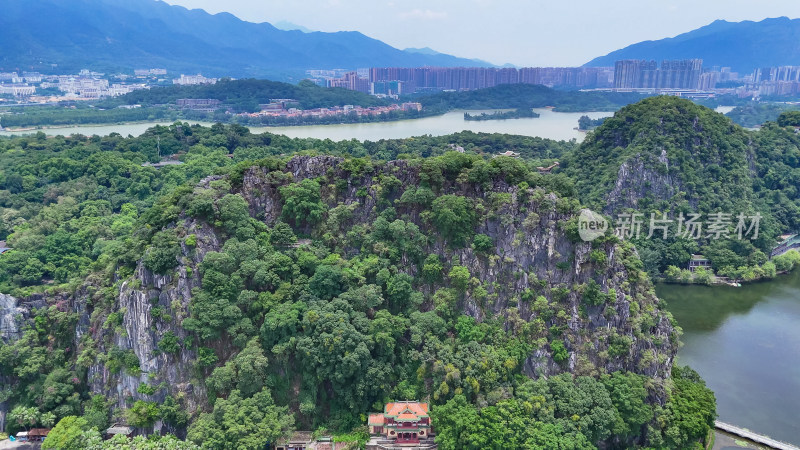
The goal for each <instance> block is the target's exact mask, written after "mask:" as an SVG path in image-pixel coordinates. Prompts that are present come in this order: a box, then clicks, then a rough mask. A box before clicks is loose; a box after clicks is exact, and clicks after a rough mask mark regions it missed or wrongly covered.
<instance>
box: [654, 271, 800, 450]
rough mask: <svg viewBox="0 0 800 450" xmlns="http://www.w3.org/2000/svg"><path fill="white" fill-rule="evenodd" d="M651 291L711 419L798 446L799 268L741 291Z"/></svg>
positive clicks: (702, 288) (687, 288)
mask: <svg viewBox="0 0 800 450" xmlns="http://www.w3.org/2000/svg"><path fill="white" fill-rule="evenodd" d="M656 292H657V293H658V296H659V297H660V298H662V299H664V300H666V302H667V305H668V306H667V309H669V310H670V311H671V312H672V314H673V315H674V316H675V319H676V320H677V322H678V325H680V326H681V327H682V328H683V331H684V334H683V338H682V341H683V343H684V346H683V347H682V348H681V349H680V350H679V352H678V362H679V364H683V365H689V366H691V367H692V368H694V369H695V370H696V371H697V372H698V373H700V375H701V376H702V377H703V379H705V380H706V382H707V383H708V386H709V387H710V388H711V389H712V390H713V391H714V393H715V395H716V397H717V411H718V413H719V420H721V421H723V422H727V423H730V424H733V425H736V426H739V427H743V428H747V429H749V430H752V431H755V432H757V433H760V434H763V435H767V436H769V437H772V438H773V439H778V440H781V441H785V442H789V443H792V444H795V445H800V270H795V271H794V273H792V274H789V275H785V276H781V277H778V278H777V279H775V280H773V281H769V282H763V283H755V284H749V285H745V286H743V287H741V288H733V287H726V286H714V287H707V286H679V285H658V286H657V287H656Z"/></svg>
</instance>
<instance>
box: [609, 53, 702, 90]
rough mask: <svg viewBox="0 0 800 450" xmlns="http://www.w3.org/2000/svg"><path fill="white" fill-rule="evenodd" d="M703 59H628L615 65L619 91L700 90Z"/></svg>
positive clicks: (616, 83) (615, 79) (615, 80)
mask: <svg viewBox="0 0 800 450" xmlns="http://www.w3.org/2000/svg"><path fill="white" fill-rule="evenodd" d="M702 73H703V60H702V59H682V60H674V61H670V60H665V61H662V62H661V67H658V65H657V64H656V62H655V61H652V60H651V61H646V60H640V59H627V60H622V61H617V62H616V63H615V64H614V87H615V88H617V89H642V88H644V89H699V88H700V75H701V74H702Z"/></svg>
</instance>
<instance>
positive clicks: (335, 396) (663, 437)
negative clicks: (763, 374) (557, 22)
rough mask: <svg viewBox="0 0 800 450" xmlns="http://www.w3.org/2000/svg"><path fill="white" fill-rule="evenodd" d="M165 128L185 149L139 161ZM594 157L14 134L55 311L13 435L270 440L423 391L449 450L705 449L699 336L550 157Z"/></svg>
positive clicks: (7, 268) (8, 352)
mask: <svg viewBox="0 0 800 450" xmlns="http://www.w3.org/2000/svg"><path fill="white" fill-rule="evenodd" d="M604 126H606V125H604ZM156 141H158V142H160V149H161V154H162V155H165V156H169V155H174V156H175V157H177V158H179V159H180V160H181V161H182V162H183V164H181V165H171V166H166V167H163V168H160V169H156V168H153V167H149V166H143V165H142V164H143V163H145V162H147V161H157V160H158V157H159V155H158V150H157V148H156ZM453 146H461V147H463V148H464V149H465V153H457V152H453V151H451V149H452V147H453ZM505 150H513V151H515V152H519V153H520V154H521V156H522V158H521V159H514V158H504V157H501V158H493V157H492V156H494V155H495V154H496V153H499V152H501V151H505ZM577 150H578V146H577V145H576V144H574V143H570V142H555V141H550V140H546V139H540V138H529V137H520V136H507V135H499V134H477V133H471V132H464V133H459V134H455V135H450V136H443V137H419V138H409V139H403V140H382V141H378V142H359V141H355V140H353V141H342V142H332V141H330V140H313V139H290V138H287V137H284V136H277V135H271V134H267V133H265V134H260V135H254V134H251V133H250V132H249V131H248V130H247V129H246V128H244V127H241V126H238V125H219V124H218V125H214V126H212V127H200V126H189V125H188V124H181V123H177V124H174V125H172V126H169V127H154V128H152V129H150V130H148V132H146V133H145V134H144V135H142V136H140V137H136V138H124V137H122V136H120V135H118V134H112V135H109V136H106V137H97V136H94V137H86V136H80V135H75V136H70V137H55V138H47V137H45V135H44V134H42V133H39V134H37V135H34V136H29V137H19V138H2V139H0V217H2V228H0V240H3V239H4V240H6V241H7V242H8V246H10V247H11V248H12V250H11V251H8V252H6V253H4V254H2V255H0V292H3V293H8V294H12V295H14V296H15V297H17V298H19V299H21V300H22V302H23V304H26V305H36V306H30V309H29V312H28V313H27V317H26V318H25V319H24V320H23V321H22V322H21V323H20V328H19V332H18V333H16V334H15V335H14V336H12V338H10V339H9V337H6V338H5V339H3V340H2V344H0V360H2V361H3V362H4V363H3V364H2V366H0V383H2V389H0V393H2V397H0V400H3V401H5V402H6V404H7V405H9V409H10V412H9V415H8V421H7V427H6V431H8V432H12V433H13V432H16V431H18V430H21V429H26V428H29V427H32V426H37V425H41V426H52V425H53V424H57V425H56V427H55V429H54V430H53V432H52V433H51V436H50V437H48V440H47V441H46V442H45V445H44V448H90V447H91V448H118V447H117V446H121V445H123V441H127V438H122V437H119V438H115V441H108V442H107V443H105V444H100V443H98V431H102V430H103V429H105V427H107V426H109V424H112V423H127V424H129V425H131V426H134V427H137V429H138V430H139V431H140V432H143V433H149V432H152V429H153V425H154V424H155V423H156V422H159V423H161V424H162V425H163V426H162V428H161V432H162V433H165V434H166V433H171V434H175V435H177V436H179V437H180V438H182V439H186V440H187V442H183V443H178V442H175V441H174V440H173V439H172V438H170V437H164V438H161V440H162V441H163V442H161V443H159V442H153V443H152V444H151V445H153V446H154V447H155V446H157V445H162V444H163V445H164V446H167V445H171V446H174V447H175V448H179V447H180V448H183V447H185V448H193V447H194V446H195V445H198V446H201V447H203V448H230V447H235V448H253V449H255V448H263V446H264V444H265V443H269V442H275V440H276V439H278V438H279V437H280V436H284V435H286V434H287V433H288V432H289V431H290V430H292V429H311V430H317V431H318V432H321V433H332V434H334V435H338V434H340V433H356V434H359V433H363V432H364V430H365V414H366V413H368V412H370V411H380V410H381V409H382V407H383V403H384V402H386V401H388V400H392V399H421V400H425V401H428V402H430V403H431V404H432V413H431V414H432V417H433V419H434V426H435V427H436V429H437V432H438V437H437V443H438V444H439V445H440V447H441V448H443V449H460V448H476V449H477V448H500V447H504V448H510V447H523V448H531V447H547V448H598V447H602V448H609V447H629V446H634V445H636V446H648V447H653V448H701V447H702V443H703V442H704V440H705V439H706V436H707V435H708V431H709V429H710V427H711V424H712V423H713V420H714V417H715V401H714V397H713V394H712V393H711V392H710V390H708V389H707V388H706V387H705V384H704V383H703V381H702V380H701V379H700V378H699V377H698V376H697V374H696V373H694V372H693V371H691V369H688V368H680V367H674V368H671V362H670V361H671V360H672V358H673V357H674V353H675V351H676V349H677V339H678V334H679V330H678V329H676V328H675V326H674V323H673V321H672V320H671V317H670V316H669V313H667V312H666V311H665V310H664V309H663V306H662V305H661V304H660V303H659V301H658V299H657V298H656V297H655V294H654V292H653V288H652V285H651V284H650V282H649V281H648V278H647V275H646V274H645V273H644V272H643V271H642V267H643V266H642V262H641V260H640V259H639V258H638V256H637V254H636V251H635V249H634V248H633V247H632V246H631V245H630V244H629V243H626V242H622V241H620V240H619V239H617V238H615V237H614V236H613V235H610V234H608V235H606V236H605V237H604V238H602V239H599V240H597V241H595V242H594V243H592V244H588V243H582V242H581V241H580V239H579V238H578V237H577V231H576V230H577V222H576V214H577V212H578V210H579V209H580V202H579V199H578V195H579V191H578V190H576V186H580V184H577V185H576V182H575V181H573V180H572V179H570V178H569V176H568V174H569V172H566V174H564V173H562V174H558V173H554V174H545V175H543V174H540V173H539V172H538V171H537V170H536V166H537V165H543V164H548V163H550V162H551V161H553V160H556V159H560V160H563V159H564V158H567V157H568V156H569V155H570V154H572V153H573V152H576V151H577ZM293 155H298V156H293ZM315 155H319V156H315ZM498 230H505V231H503V232H499V231H498ZM506 231H507V232H506ZM548 235H552V236H554V238H553V239H555V243H554V244H552V245H555V248H556V249H557V251H550V252H548V250H547V244H546V243H547V242H548V238H546V236H548ZM578 249H580V252H579V251H578ZM531 255H538V256H536V257H535V259H532V257H531ZM578 268H580V271H578V270H577V269H578ZM26 302H27V303H26ZM30 302H32V303H30ZM598 324H600V325H598ZM605 324H608V326H606V325H605ZM575 327H577V329H575ZM124 336H130V337H131V338H134V339H122V337H124ZM131 342H132V343H131ZM670 369H671V370H670ZM670 372H671V373H670ZM545 375H548V376H545ZM504 424H505V425H504ZM137 439H139V438H137ZM140 443H141V440H140ZM142 445H143V446H144V445H145V444H142ZM142 448H144V447H142ZM170 448H173V447H170Z"/></svg>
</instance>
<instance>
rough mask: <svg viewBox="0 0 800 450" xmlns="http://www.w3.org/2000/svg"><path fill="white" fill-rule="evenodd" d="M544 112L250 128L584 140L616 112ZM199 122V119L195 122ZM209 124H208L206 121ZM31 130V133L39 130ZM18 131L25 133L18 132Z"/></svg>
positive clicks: (337, 134)
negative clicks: (589, 124)
mask: <svg viewBox="0 0 800 450" xmlns="http://www.w3.org/2000/svg"><path fill="white" fill-rule="evenodd" d="M535 111H536V112H538V113H539V114H541V116H540V117H538V118H521V119H507V120H487V121H469V122H468V121H465V120H464V112H465V111H452V112H449V113H447V114H444V115H441V116H435V117H426V118H423V119H415V120H400V121H395V122H374V123H360V124H337V125H306V126H297V127H250V130H251V131H253V132H254V133H261V132H264V131H269V132H270V133H276V134H285V135H287V136H289V137H298V138H318V139H332V140H334V141H340V140H345V139H358V140H362V141H363V140H370V141H377V140H380V139H401V138H407V137H412V136H422V135H425V134H430V135H433V136H442V135H445V134H451V133H457V132H459V131H464V130H472V131H475V132H486V133H508V134H519V135H523V136H539V137H543V138H549V139H555V140H570V139H576V140H578V141H582V140H583V138H584V137H585V135H586V134H585V133H582V132H580V131H578V130H576V129H575V128H577V127H578V118H580V116H583V115H587V116H589V117H591V118H592V119H599V118H600V117H608V116H611V115H612V114H613V112H586V113H581V112H578V113H558V112H553V111H552V110H551V109H547V108H536V109H535ZM469 112H470V113H473V114H475V113H481V112H491V111H490V110H480V111H469ZM191 123H195V122H191ZM199 123H201V124H203V125H209V124H208V123H202V122H199ZM155 125H169V122H152V123H135V124H119V125H93V126H75V127H63V128H48V129H43V130H41V131H44V132H45V133H47V134H48V135H51V136H55V135H69V134H83V135H87V136H88V135H93V134H96V135H99V136H106V135H108V134H111V133H115V132H116V133H119V134H121V135H123V136H127V135H129V134H130V135H132V136H139V135H141V134H142V133H144V132H145V130H147V129H148V128H150V127H152V126H155ZM35 132H36V130H35V131H28V132H27V133H35ZM11 134H14V133H11V132H9V131H0V135H5V136H8V135H11ZM16 134H22V133H20V132H17V133H16Z"/></svg>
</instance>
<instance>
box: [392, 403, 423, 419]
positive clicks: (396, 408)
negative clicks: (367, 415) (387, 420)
mask: <svg viewBox="0 0 800 450" xmlns="http://www.w3.org/2000/svg"><path fill="white" fill-rule="evenodd" d="M384 416H386V417H394V418H395V419H396V420H403V421H405V420H419V419H420V418H423V417H428V404H427V403H420V402H393V403H387V404H386V409H385V410H384Z"/></svg>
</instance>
